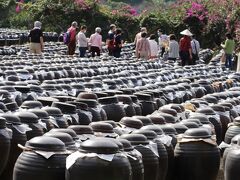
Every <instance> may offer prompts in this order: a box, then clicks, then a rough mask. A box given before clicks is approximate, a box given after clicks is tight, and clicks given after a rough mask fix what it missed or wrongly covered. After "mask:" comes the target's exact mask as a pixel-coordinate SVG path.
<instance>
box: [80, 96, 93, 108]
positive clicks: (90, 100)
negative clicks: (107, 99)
mask: <svg viewBox="0 0 240 180" xmlns="http://www.w3.org/2000/svg"><path fill="white" fill-rule="evenodd" d="M75 101H76V102H81V103H85V104H87V105H88V107H90V108H95V107H96V106H97V101H96V100H94V99H82V98H81V99H76V100H75Z"/></svg>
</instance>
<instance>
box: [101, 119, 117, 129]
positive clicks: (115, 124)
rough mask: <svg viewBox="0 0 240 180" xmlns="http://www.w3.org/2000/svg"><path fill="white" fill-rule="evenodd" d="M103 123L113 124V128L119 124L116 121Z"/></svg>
mask: <svg viewBox="0 0 240 180" xmlns="http://www.w3.org/2000/svg"><path fill="white" fill-rule="evenodd" d="M103 122H105V123H108V124H111V125H112V127H113V128H116V127H117V123H116V122H115V121H113V120H107V121H103Z"/></svg>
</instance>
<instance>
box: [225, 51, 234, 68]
mask: <svg viewBox="0 0 240 180" xmlns="http://www.w3.org/2000/svg"><path fill="white" fill-rule="evenodd" d="M232 59H233V55H232V54H226V61H225V67H226V68H229V69H232Z"/></svg>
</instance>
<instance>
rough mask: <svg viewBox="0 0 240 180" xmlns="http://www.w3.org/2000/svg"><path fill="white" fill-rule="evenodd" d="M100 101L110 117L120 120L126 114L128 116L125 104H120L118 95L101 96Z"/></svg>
mask: <svg viewBox="0 0 240 180" xmlns="http://www.w3.org/2000/svg"><path fill="white" fill-rule="evenodd" d="M98 102H99V103H100V104H101V105H102V108H103V109H104V111H105V112H106V114H107V118H108V119H111V120H114V121H116V122H119V121H120V120H121V119H122V118H123V117H124V116H126V112H125V110H124V108H123V106H122V105H120V104H119V101H118V98H117V97H115V96H112V97H103V98H99V99H98Z"/></svg>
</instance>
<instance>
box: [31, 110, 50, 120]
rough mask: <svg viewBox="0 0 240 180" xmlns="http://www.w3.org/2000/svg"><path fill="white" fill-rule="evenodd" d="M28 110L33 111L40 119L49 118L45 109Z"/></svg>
mask: <svg viewBox="0 0 240 180" xmlns="http://www.w3.org/2000/svg"><path fill="white" fill-rule="evenodd" d="M29 112H31V113H34V114H35V115H37V116H38V117H39V118H40V119H48V118H49V115H48V113H47V111H44V110H42V109H30V110H29Z"/></svg>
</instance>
